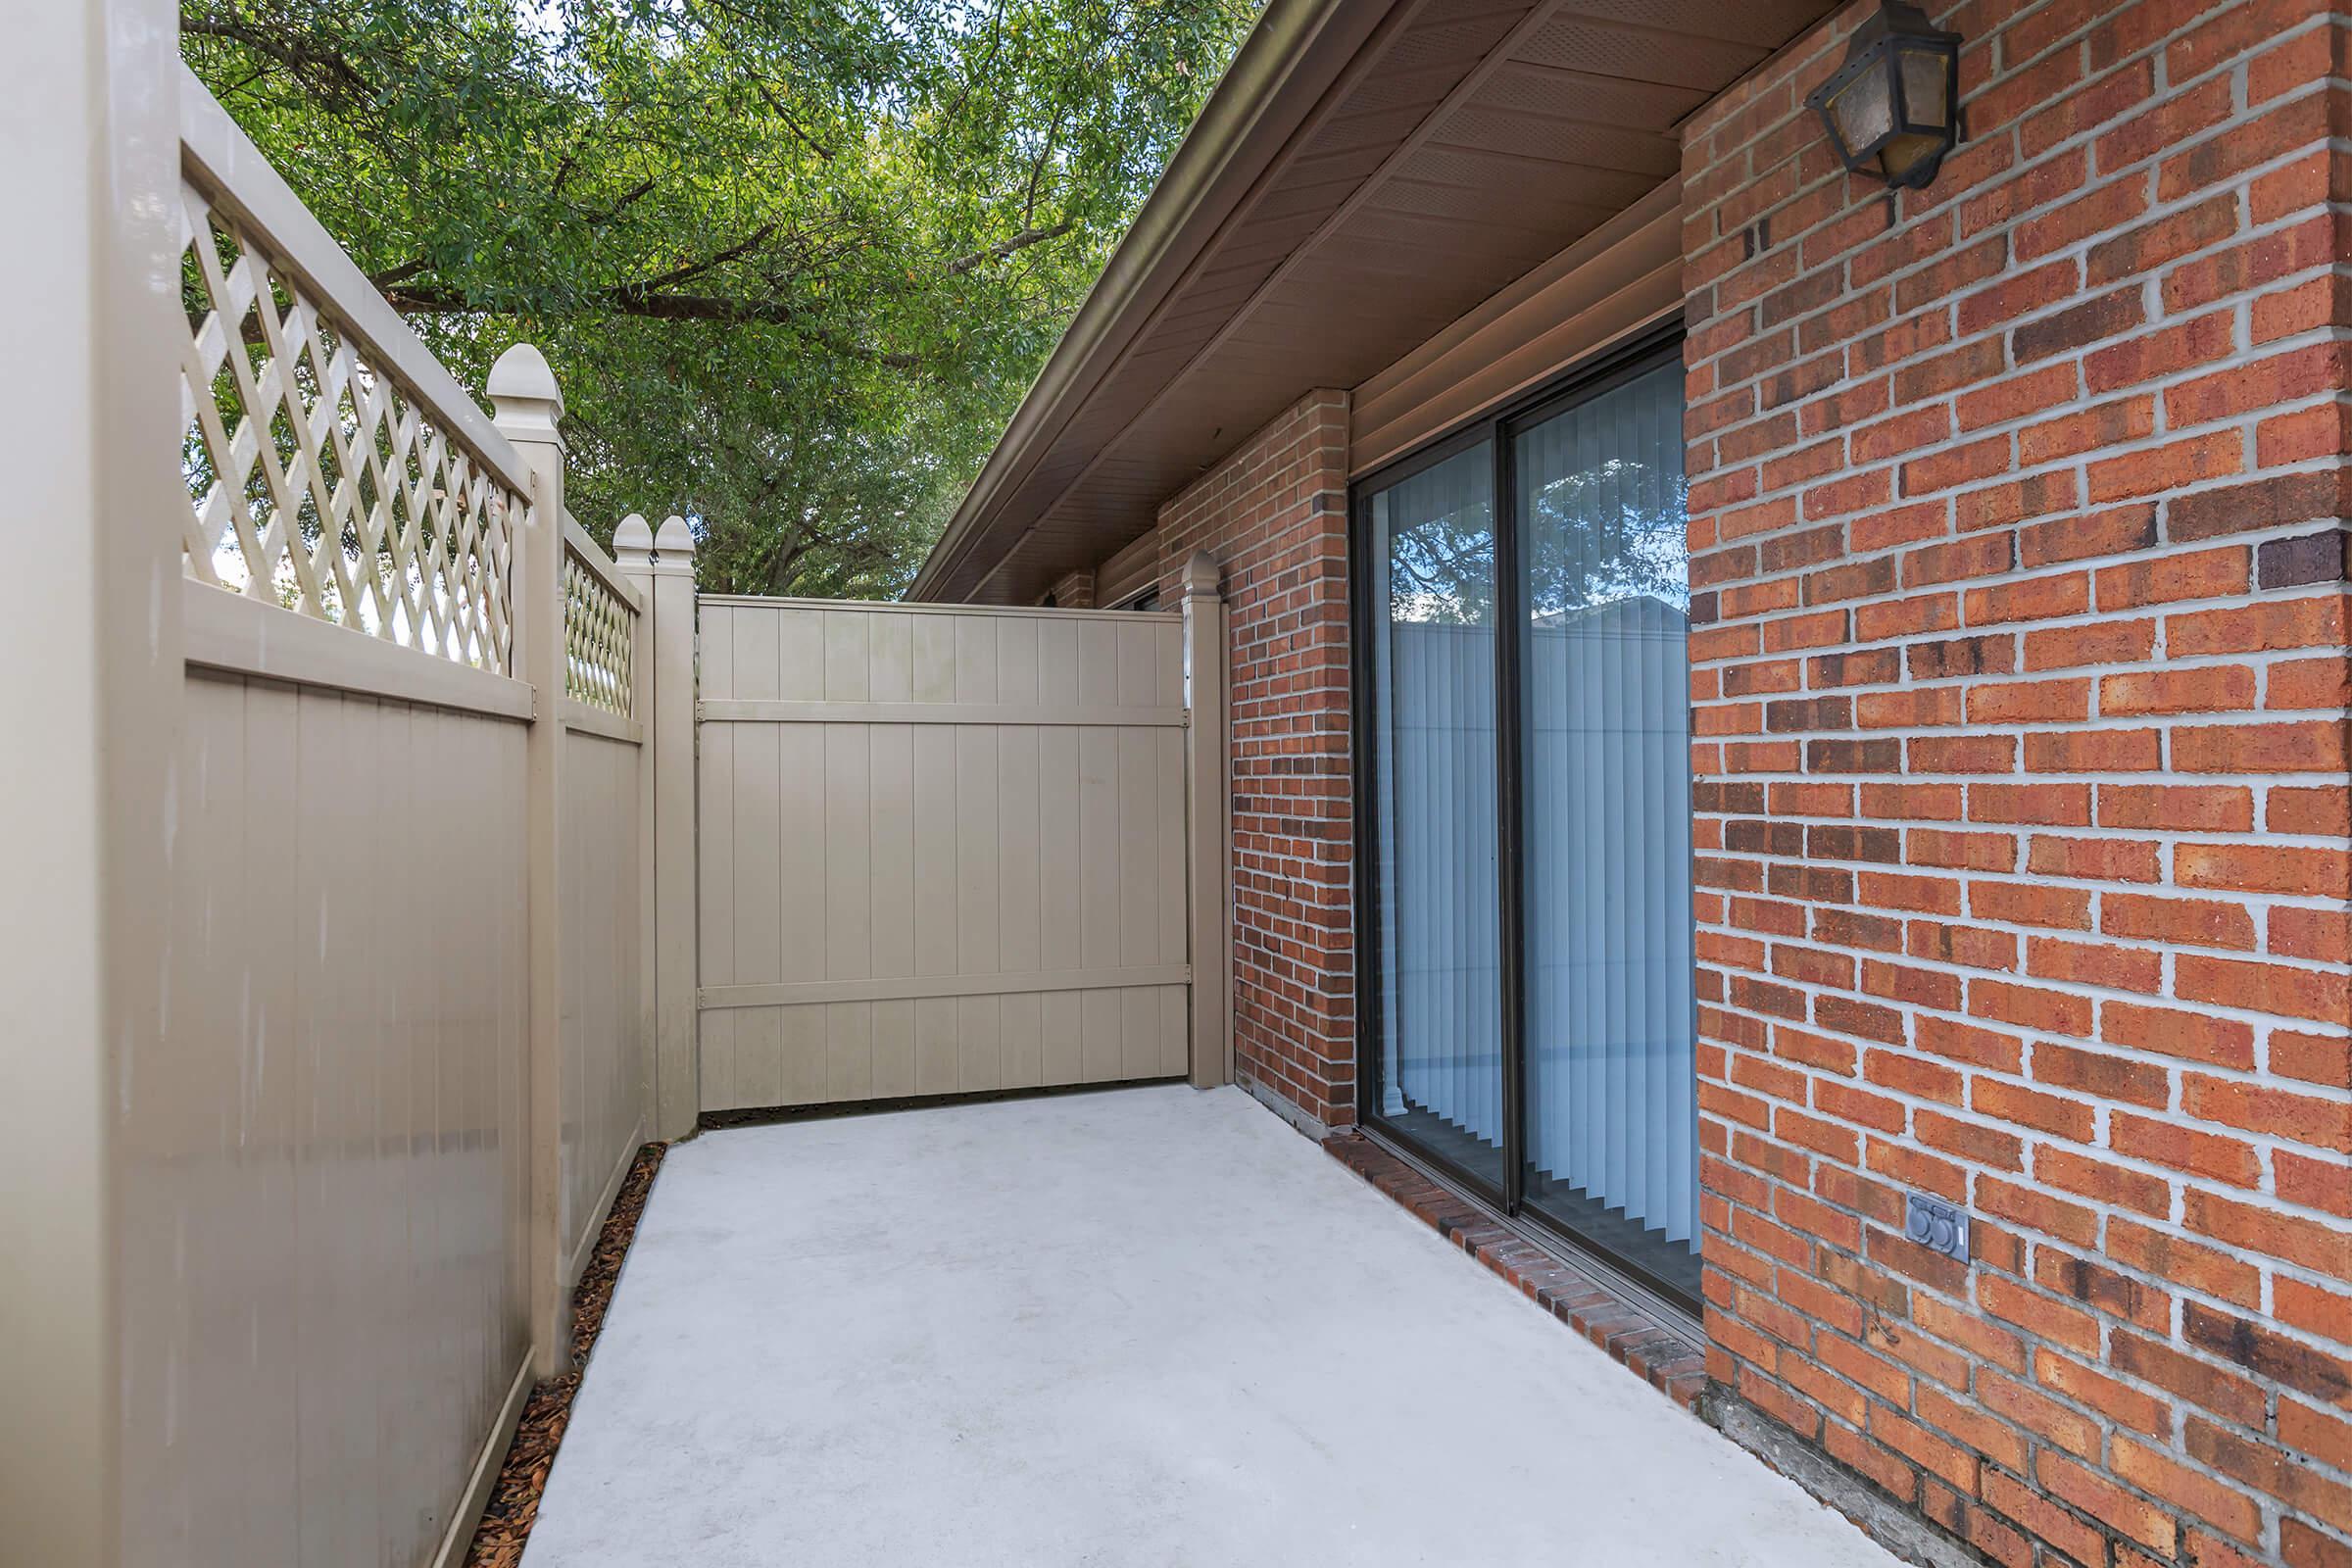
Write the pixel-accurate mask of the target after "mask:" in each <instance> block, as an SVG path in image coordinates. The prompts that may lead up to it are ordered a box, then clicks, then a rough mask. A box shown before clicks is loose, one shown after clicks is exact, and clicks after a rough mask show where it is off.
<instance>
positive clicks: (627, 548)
mask: <svg viewBox="0 0 2352 1568" xmlns="http://www.w3.org/2000/svg"><path fill="white" fill-rule="evenodd" d="M653 550H654V531H653V529H651V528H649V527H647V526H646V522H645V518H644V516H643V515H641V514H638V513H634V512H632V513H630V514H629V515H627V516H625V517H623V518H621V519H620V521H619V523H618V524H616V525H615V526H614V527H613V564H614V565H616V566H618V567H619V568H620V575H621V578H622V579H623V580H624V581H625V582H627V583H628V585H629V586H630V587H631V588H634V589H635V590H637V604H638V611H637V613H636V614H634V615H631V616H630V617H629V717H631V718H632V719H635V720H636V721H637V810H636V813H635V820H634V822H633V823H632V824H631V826H632V830H633V831H634V832H635V834H636V838H637V1018H636V1022H635V1028H636V1035H635V1040H636V1042H637V1048H638V1051H639V1052H640V1053H641V1058H640V1059H641V1061H642V1065H643V1073H642V1078H641V1081H640V1082H641V1087H640V1088H639V1090H638V1096H639V1099H638V1103H639V1104H640V1105H642V1106H643V1107H644V1114H643V1118H642V1120H643V1123H644V1133H643V1136H644V1137H646V1138H659V1137H661V1136H662V1135H661V1133H660V1132H658V1131H656V1124H657V1123H658V1122H659V1121H660V1119H661V1118H660V1114H659V1112H658V1110H657V1108H656V1107H657V1101H656V1096H657V1095H658V1094H659V1093H660V1087H661V1079H660V1063H659V1062H658V1061H657V1060H656V1054H655V1051H654V1031H655V1029H656V1027H657V1023H656V1020H657V1018H658V1017H659V1016H660V1015H659V1012H658V1011H657V1007H656V1002H655V989H654V988H655V985H656V982H657V979H658V976H657V974H656V972H655V966H654V944H655V942H656V941H657V940H658V936H659V930H660V922H659V920H658V918H657V914H656V907H655V903H654V579H653V577H652V575H651V573H650V572H649V571H648V569H647V568H648V567H649V566H650V565H651V564H652V562H653Z"/></svg>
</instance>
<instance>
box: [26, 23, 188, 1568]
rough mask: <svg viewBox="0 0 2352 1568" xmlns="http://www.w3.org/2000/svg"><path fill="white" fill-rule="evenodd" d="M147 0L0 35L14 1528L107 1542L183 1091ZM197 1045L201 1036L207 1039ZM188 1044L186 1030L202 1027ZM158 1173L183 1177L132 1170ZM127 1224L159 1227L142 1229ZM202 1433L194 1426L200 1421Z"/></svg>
mask: <svg viewBox="0 0 2352 1568" xmlns="http://www.w3.org/2000/svg"><path fill="white" fill-rule="evenodd" d="M172 15H173V12H172V7H171V6H170V5H167V4H164V3H162V0H82V3H79V4H50V5H37V6H32V7H30V8H25V7H14V8H12V9H11V11H10V14H9V22H8V39H9V47H8V51H7V55H6V58H5V60H4V61H0V146H5V147H6V148H7V149H8V158H9V165H10V167H9V199H8V207H9V218H10V220H11V221H12V223H15V224H20V225H22V227H21V228H19V229H18V232H19V234H20V235H21V238H20V240H19V242H18V243H15V244H12V245H9V246H7V247H6V248H5V250H0V286H4V287H5V288H6V291H7V297H8V298H9V299H11V300H14V301H16V302H17V303H16V304H15V305H13V306H11V307H10V308H9V309H8V310H7V311H6V312H5V313H0V364H5V365H9V366H13V367H15V368H14V369H12V370H11V371H10V372H9V373H8V374H7V375H6V376H5V377H4V378H0V462H5V464H6V466H7V472H8V476H9V515H10V516H12V517H15V518H18V519H20V521H19V522H17V523H16V524H13V525H12V534H11V536H12V537H13V538H15V539H16V540H17V541H18V542H17V545H16V548H15V551H14V555H15V558H16V561H17V569H16V591H15V592H13V593H11V594H10V595H9V599H8V611H7V613H6V614H5V615H0V659H4V660H5V662H6V667H7V669H8V670H9V677H10V678H9V680H8V683H7V690H6V694H5V695H4V696H0V726H5V728H4V729H0V733H5V734H6V736H7V740H8V744H7V745H5V746H0V813H5V820H6V821H7V822H8V823H9V824H10V826H11V828H12V829H13V831H12V832H11V834H10V838H9V866H8V876H7V878H6V880H5V882H4V883H0V987H5V989H6V993H7V996H8V999H9V1011H8V1021H7V1024H6V1026H5V1027H0V1084H5V1085H7V1094H8V1103H9V1106H10V1109H11V1111H12V1114H11V1115H10V1117H9V1135H8V1137H7V1139H6V1140H5V1141H0V1192H5V1193H7V1194H9V1195H10V1201H8V1202H6V1203H4V1204H0V1272H4V1273H5V1276H6V1277H5V1281H4V1282H0V1390H5V1391H6V1392H5V1393H0V1408H4V1409H5V1411H6V1419H5V1420H0V1521H5V1523H4V1524H0V1542H4V1544H0V1556H5V1557H6V1558H7V1560H8V1561H10V1562H23V1563H73V1564H76V1565H77V1568H78V1565H84V1564H86V1565H88V1568H110V1565H112V1564H114V1563H116V1562H117V1561H118V1560H119V1559H120V1556H121V1553H122V1549H123V1532H122V1526H121V1519H122V1517H123V1514H124V1512H125V1511H126V1510H127V1509H128V1508H129V1507H130V1506H131V1502H129V1501H126V1500H125V1496H126V1489H127V1487H128V1485H129V1483H128V1482H127V1481H126V1480H125V1477H124V1473H123V1445H122V1443H121V1440H120V1436H119V1434H120V1430H121V1428H120V1423H121V1421H122V1420H123V1375H124V1374H123V1351H122V1331H121V1324H122V1322H123V1302H122V1300H121V1299H120V1297H119V1289H120V1284H121V1274H120V1272H119V1271H118V1269H117V1266H116V1259H117V1257H118V1256H120V1255H121V1253H122V1251H123V1249H124V1248H126V1247H127V1246H129V1245H131V1243H130V1242H129V1241H126V1240H125V1238H124V1235H123V1225H124V1223H125V1222H124V1219H123V1194H122V1178H123V1172H124V1171H125V1169H126V1168H129V1166H130V1162H131V1161H132V1160H133V1159H135V1158H138V1157H140V1155H141V1153H142V1152H141V1151H140V1150H139V1149H138V1148H137V1146H136V1145H134V1144H132V1143H130V1142H129V1140H128V1139H127V1138H126V1136H125V1134H124V1133H123V1131H122V1128H123V1123H124V1120H125V1113H126V1109H127V1107H128V1106H129V1105H130V1104H131V1103H133V1102H134V1100H135V1101H136V1103H140V1104H142V1105H144V1104H145V1103H146V1101H145V1099H143V1098H140V1097H154V1096H157V1095H164V1096H169V1095H170V1094H171V1089H170V1087H169V1086H170V1084H171V1082H172V1077H171V1066H170V1063H169V1062H168V1061H166V1062H165V1065H164V1066H163V1069H162V1070H161V1071H158V1070H157V1068H156V1063H158V1062H159V1061H163V1060H164V1058H163V1057H162V1055H161V1052H162V1049H163V1048H162V1040H163V1030H164V1025H163V1006H164V989H163V975H164V973H165V971H166V969H167V968H168V967H169V965H168V964H167V962H166V956H167V955H168V953H169V952H170V946H169V944H170V932H171V930H172V906H171V900H170V899H169V897H168V896H167V895H168V891H169V889H170V887H171V864H172V837H171V829H170V826H169V824H170V823H171V822H172V812H173V809H174V803H175V802H176V801H177V800H178V799H180V798H182V797H183V795H184V792H187V791H189V790H190V789H192V788H193V786H192V785H191V784H190V782H189V780H188V778H187V776H186V772H185V770H184V768H182V767H181V766H180V765H179V762H180V759H181V752H180V728H181V723H182V711H183V703H182V697H181V693H182V687H183V681H182V666H181V636H180V612H179V603H180V599H179V596H180V591H181V590H180V584H179V581H178V578H179V573H180V541H179V530H180V528H181V527H182V526H183V525H184V524H185V522H186V520H187V518H188V515H189V514H188V492H187V481H186V477H185V475H184V474H182V473H181V471H180V467H179V461H178V460H179V455H180V435H181V432H182V429H183V426H182V424H181V419H182V417H183V414H182V411H181V408H180V404H179V398H180V385H181V383H180V369H179V362H180V355H181V353H182V351H183V350H184V349H185V348H186V346H187V342H188V326H187V319H186V318H185V317H184V316H183V315H182V314H181V313H180V305H179V290H178V287H177V283H176V280H177V278H178V276H179V265H178V259H177V256H176V254H175V253H176V252H177V249H178V245H177V236H176V235H175V233H174V232H173V230H174V227H175V224H176V215H177V212H178V210H179V136H178V125H177V120H178V112H179V77H178V73H179V61H178V54H177V44H178V32H177V29H176V27H175V26H174V25H173V20H172ZM193 1044H194V1045H196V1046H198V1047H209V1046H210V1044H211V1042H196V1043H193ZM173 1045H175V1046H179V1047H180V1053H181V1056H182V1057H183V1058H184V1056H185V1054H186V1053H187V1051H188V1050H189V1049H190V1047H189V1046H188V1045H183V1044H182V1043H180V1042H176V1041H175V1042H173ZM143 1179H144V1180H148V1181H162V1180H167V1179H169V1174H168V1173H158V1174H148V1175H145V1176H144V1177H143ZM137 1240H138V1242H139V1243H140V1244H142V1245H144V1244H147V1243H149V1242H152V1244H153V1245H154V1246H157V1247H165V1246H169V1241H168V1240H157V1239H153V1238H149V1237H145V1236H142V1237H139V1238H138V1239H137ZM198 1441H201V1440H198Z"/></svg>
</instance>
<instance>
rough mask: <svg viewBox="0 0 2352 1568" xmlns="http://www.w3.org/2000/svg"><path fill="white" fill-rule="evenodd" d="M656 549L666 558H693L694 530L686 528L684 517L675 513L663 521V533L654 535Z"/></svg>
mask: <svg viewBox="0 0 2352 1568" xmlns="http://www.w3.org/2000/svg"><path fill="white" fill-rule="evenodd" d="M654 548H655V549H656V550H659V551H660V552H661V553H662V554H663V555H665V556H691V555H693V554H694V530H693V529H692V528H689V527H687V526H686V519H685V518H684V517H681V516H679V515H677V514H676V513H674V512H673V513H671V514H670V515H668V516H666V517H664V518H662V531H661V532H660V533H658V534H656V535H654Z"/></svg>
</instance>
